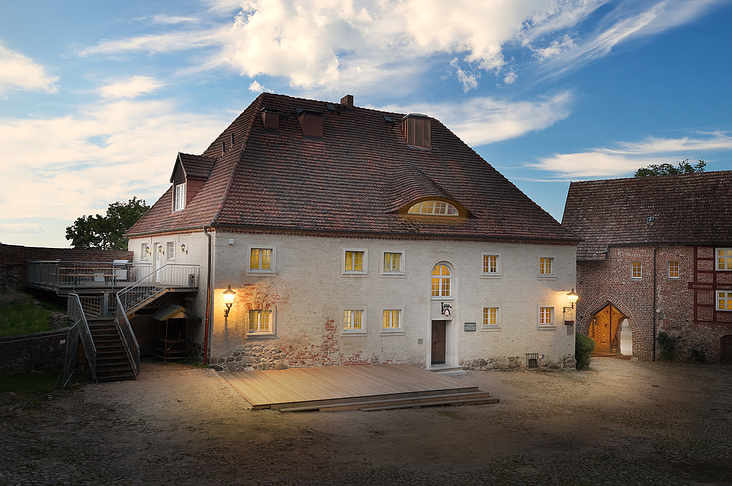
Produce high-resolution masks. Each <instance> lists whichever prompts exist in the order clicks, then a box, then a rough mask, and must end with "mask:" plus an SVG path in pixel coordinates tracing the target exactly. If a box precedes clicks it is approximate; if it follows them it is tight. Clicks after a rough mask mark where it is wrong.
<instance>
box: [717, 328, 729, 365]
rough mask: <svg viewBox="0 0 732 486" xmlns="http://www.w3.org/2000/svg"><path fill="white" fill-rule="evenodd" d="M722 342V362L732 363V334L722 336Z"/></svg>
mask: <svg viewBox="0 0 732 486" xmlns="http://www.w3.org/2000/svg"><path fill="white" fill-rule="evenodd" d="M720 344H721V345H722V349H721V353H720V355H721V361H722V363H725V364H732V334H728V335H726V336H722V339H721V341H720Z"/></svg>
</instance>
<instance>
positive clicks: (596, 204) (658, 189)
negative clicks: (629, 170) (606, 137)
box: [562, 171, 732, 260]
mask: <svg viewBox="0 0 732 486" xmlns="http://www.w3.org/2000/svg"><path fill="white" fill-rule="evenodd" d="M649 218H652V220H650V219H649ZM562 224H563V225H564V226H566V227H567V228H569V229H570V230H572V231H574V232H575V233H576V234H577V235H579V236H580V237H582V238H583V239H584V241H582V242H581V243H580V244H579V246H578V247H577V259H578V260H602V259H604V257H605V251H606V250H607V248H608V245H638V244H710V245H714V244H729V243H730V242H732V171H720V172H702V173H697V174H686V175H675V176H657V177H634V178H629V179H609V180H599V181H583V182H572V183H571V184H570V186H569V193H568V195H567V203H566V205H565V207H564V217H563V218H562Z"/></svg>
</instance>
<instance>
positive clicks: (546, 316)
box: [539, 307, 554, 326]
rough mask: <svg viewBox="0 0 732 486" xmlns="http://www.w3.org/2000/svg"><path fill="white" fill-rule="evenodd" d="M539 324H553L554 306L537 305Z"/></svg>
mask: <svg viewBox="0 0 732 486" xmlns="http://www.w3.org/2000/svg"><path fill="white" fill-rule="evenodd" d="M539 325H540V326H553V325H554V307H539Z"/></svg>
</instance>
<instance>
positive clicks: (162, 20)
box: [153, 15, 198, 24]
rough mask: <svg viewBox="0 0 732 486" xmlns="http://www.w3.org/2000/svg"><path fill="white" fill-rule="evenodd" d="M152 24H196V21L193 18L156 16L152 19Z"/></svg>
mask: <svg viewBox="0 0 732 486" xmlns="http://www.w3.org/2000/svg"><path fill="white" fill-rule="evenodd" d="M153 22H155V23H157V24H181V23H187V22H191V23H196V22H198V19H197V18H195V17H182V16H174V15H156V16H154V17H153Z"/></svg>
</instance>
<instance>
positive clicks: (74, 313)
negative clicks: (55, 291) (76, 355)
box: [67, 294, 97, 381]
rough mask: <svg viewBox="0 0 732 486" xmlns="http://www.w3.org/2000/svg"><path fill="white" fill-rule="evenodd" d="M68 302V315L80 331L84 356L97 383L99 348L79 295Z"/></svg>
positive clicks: (70, 296) (71, 295) (71, 297)
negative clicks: (95, 343) (95, 342)
mask: <svg viewBox="0 0 732 486" xmlns="http://www.w3.org/2000/svg"><path fill="white" fill-rule="evenodd" d="M67 302H68V303H67V313H68V315H69V317H71V318H72V319H74V322H75V323H76V326H77V327H78V329H79V337H80V338H81V342H82V344H83V346H84V354H85V355H86V360H87V361H88V362H89V368H91V374H92V378H94V381H97V348H96V346H94V339H92V335H91V330H90V329H89V323H88V322H87V321H86V315H84V309H83V308H82V307H81V300H80V299H79V296H78V295H77V294H69V298H68V301H67Z"/></svg>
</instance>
